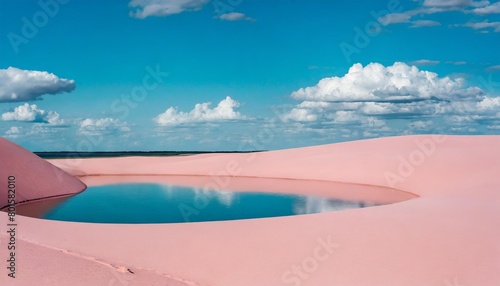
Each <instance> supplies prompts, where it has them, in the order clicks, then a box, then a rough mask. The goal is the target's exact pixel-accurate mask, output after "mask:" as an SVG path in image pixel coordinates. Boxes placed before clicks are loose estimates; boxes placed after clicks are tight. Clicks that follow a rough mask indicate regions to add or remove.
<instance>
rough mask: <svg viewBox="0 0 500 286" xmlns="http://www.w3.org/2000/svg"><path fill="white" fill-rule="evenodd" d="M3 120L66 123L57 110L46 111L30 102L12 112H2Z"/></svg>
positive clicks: (53, 123)
mask: <svg viewBox="0 0 500 286" xmlns="http://www.w3.org/2000/svg"><path fill="white" fill-rule="evenodd" d="M2 120H4V121H25V122H39V123H49V124H51V125H61V124H64V121H63V120H62V119H59V114H58V113H57V112H55V111H45V110H43V109H39V108H38V107H37V106H36V104H32V105H29V104H28V103H25V104H23V105H20V106H18V107H16V108H14V110H13V111H11V112H5V113H4V114H2Z"/></svg>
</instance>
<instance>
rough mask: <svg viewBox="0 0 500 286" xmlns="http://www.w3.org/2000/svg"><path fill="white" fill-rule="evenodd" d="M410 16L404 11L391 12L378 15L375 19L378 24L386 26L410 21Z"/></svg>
mask: <svg viewBox="0 0 500 286" xmlns="http://www.w3.org/2000/svg"><path fill="white" fill-rule="evenodd" d="M410 19H411V16H410V15H408V14H406V13H392V14H387V15H385V16H382V17H379V18H378V19H377V20H378V21H379V22H380V24H382V25H384V26H386V25H390V24H397V23H405V22H408V21H410Z"/></svg>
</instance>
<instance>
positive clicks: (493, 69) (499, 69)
mask: <svg viewBox="0 0 500 286" xmlns="http://www.w3.org/2000/svg"><path fill="white" fill-rule="evenodd" d="M486 71H488V72H494V71H500V65H496V66H491V67H488V68H487V69H486Z"/></svg>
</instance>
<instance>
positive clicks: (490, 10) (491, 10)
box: [472, 2, 500, 15]
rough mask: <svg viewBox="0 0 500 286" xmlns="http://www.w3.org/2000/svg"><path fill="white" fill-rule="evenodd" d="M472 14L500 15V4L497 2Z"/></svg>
mask: <svg viewBox="0 0 500 286" xmlns="http://www.w3.org/2000/svg"><path fill="white" fill-rule="evenodd" d="M472 12H473V13H476V14H479V15H487V14H498V13H500V2H496V3H493V4H491V5H488V6H485V7H481V8H476V9H474V10H472Z"/></svg>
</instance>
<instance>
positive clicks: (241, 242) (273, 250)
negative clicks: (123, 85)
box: [0, 135, 500, 286]
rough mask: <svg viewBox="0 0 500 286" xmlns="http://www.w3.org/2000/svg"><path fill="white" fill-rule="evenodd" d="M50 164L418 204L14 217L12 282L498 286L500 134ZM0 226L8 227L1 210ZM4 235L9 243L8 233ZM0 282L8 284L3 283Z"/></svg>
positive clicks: (75, 170) (83, 171) (85, 171)
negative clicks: (381, 192) (361, 190)
mask: <svg viewBox="0 0 500 286" xmlns="http://www.w3.org/2000/svg"><path fill="white" fill-rule="evenodd" d="M50 162H51V163H53V164H54V165H56V166H58V167H59V168H61V169H63V170H65V171H67V172H69V173H71V174H74V175H78V176H84V175H142V176H145V175H207V176H212V175H223V176H239V177H266V178H286V179H291V180H289V182H290V186H293V184H294V180H293V179H304V180H320V181H337V182H349V183H356V184H365V185H372V186H380V187H390V188H395V189H399V190H402V191H405V192H410V193H413V194H415V195H416V196H418V198H414V199H411V200H408V201H404V202H400V203H395V204H390V205H384V206H378V207H371V208H365V209H356V210H346V211H340V212H331V213H320V214H313V215H303V216H293V217H279V218H267V219H255V220H242V221H225V222H208V223H189V224H144V225H107V224H86V223H71V222H58V221H47V220H40V219H34V218H28V217H22V216H19V217H18V218H17V219H18V224H19V225H20V226H22V231H20V232H19V235H20V238H21V239H22V241H23V245H21V246H22V247H20V250H19V253H20V256H21V258H22V262H19V263H20V264H19V277H18V278H16V279H17V280H16V284H13V285H35V284H29V283H33V282H37V284H36V285H148V284H147V283H156V282H157V281H159V280H157V279H159V278H158V277H159V276H160V278H162V279H164V280H162V282H161V283H159V284H150V285H198V286H205V285H221V286H225V285H227V286H240V285H241V286H246V285H248V286H257V285H258V286H268V285H269V286H277V285H315V286H330V285H384V286H385V285H415V286H422V285H429V286H431V285H436V286H437V285H441V286H449V285H455V286H456V285H463V286H469V285H470V286H472V285H474V286H475V285H480V286H489V285H491V286H493V285H500V227H499V225H498V218H499V217H500V177H499V175H500V136H441V137H438V136H427V135H424V136H404V137H390V138H380V139H373V140H363V141H355V142H347V143H340V144H332V145H324V146H316V147H309V148H299V149H290V150H282V151H272V152H264V153H257V154H210V155H197V156H188V157H166V158H144V157H142V158H141V157H129V158H113V159H84V160H51V161H50ZM2 168H4V170H5V167H2ZM7 168H8V167H7ZM7 170H8V169H7ZM29 175H30V174H29V173H27V174H26V173H25V174H20V175H18V176H19V178H23V177H26V178H27V177H28V176H29ZM39 180H41V183H48V182H46V181H50V180H51V179H43V178H40V179H39ZM87 180H90V181H92V180H94V179H87ZM235 181H236V179H235ZM98 182H99V180H98V179H97V181H94V183H98ZM61 187H63V186H61ZM29 191H30V192H31V191H32V190H31V189H29ZM44 195H46V194H44ZM200 211H203V210H200ZM1 218H2V221H1V222H0V223H1V225H5V223H6V215H5V214H2V216H1ZM1 238H2V245H4V243H5V241H6V239H7V237H6V236H5V233H4V232H2V234H1ZM28 251H29V254H28ZM2 253H3V252H2ZM55 265H57V266H58V269H60V271H55V268H56V267H55ZM35 267H36V268H35ZM35 269H36V270H35ZM126 269H130V270H131V271H132V272H134V273H138V274H137V275H135V274H132V273H130V272H127V271H126ZM68 273H71V274H72V275H68ZM58 275H61V277H62V278H61V279H62V280H58V278H57V277H58ZM94 277H95V278H94ZM108 277H109V278H108ZM120 279H121V281H122V282H123V281H125V282H126V283H122V284H119V283H118V280H120ZM0 282H1V285H9V284H4V283H8V282H10V281H9V280H7V278H6V275H1V276H0ZM169 283H171V284H169ZM174 283H181V284H174Z"/></svg>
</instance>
